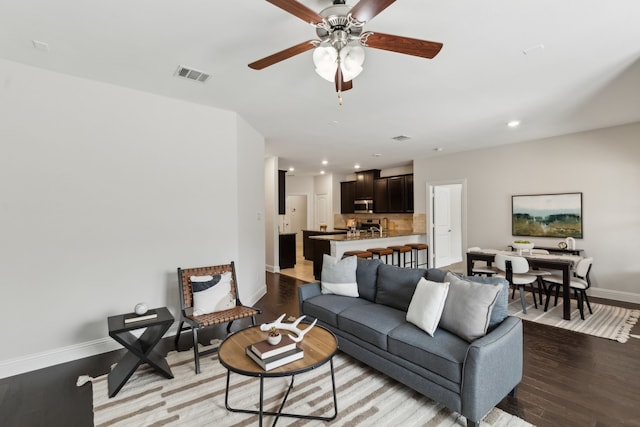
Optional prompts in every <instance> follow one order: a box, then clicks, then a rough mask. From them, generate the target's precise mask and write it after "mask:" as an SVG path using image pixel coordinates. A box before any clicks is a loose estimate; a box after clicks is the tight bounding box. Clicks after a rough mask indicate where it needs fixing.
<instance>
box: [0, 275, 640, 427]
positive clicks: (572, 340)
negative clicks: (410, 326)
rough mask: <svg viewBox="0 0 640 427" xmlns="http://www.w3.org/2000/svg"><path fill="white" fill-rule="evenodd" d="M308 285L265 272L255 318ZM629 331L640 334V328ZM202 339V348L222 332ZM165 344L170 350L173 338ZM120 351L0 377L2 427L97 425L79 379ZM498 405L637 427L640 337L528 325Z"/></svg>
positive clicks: (293, 307)
mask: <svg viewBox="0 0 640 427" xmlns="http://www.w3.org/2000/svg"><path fill="white" fill-rule="evenodd" d="M303 283H304V282H303V281H301V280H298V279H295V278H292V277H288V276H284V275H280V274H271V273H267V295H266V296H265V297H263V298H262V299H261V300H260V301H259V302H258V304H256V305H257V306H259V307H260V308H262V309H263V313H262V314H261V315H260V316H259V318H258V319H257V321H258V322H260V323H262V322H267V321H270V320H273V319H275V318H276V317H278V316H279V315H280V314H282V313H287V315H288V316H289V315H291V316H297V315H298V304H297V287H298V286H299V285H301V284H303ZM594 301H597V300H596V299H594ZM600 302H606V303H609V304H614V305H622V306H627V307H635V308H640V307H639V306H638V305H634V304H624V303H617V302H614V301H602V300H601V301H600ZM574 303H575V302H574ZM105 321H106V320H105ZM244 324H245V323H239V325H238V327H240V326H242V325H244ZM247 324H248V323H247ZM235 327H236V326H235V325H234V329H235ZM632 333H634V334H640V327H639V326H638V325H636V327H634V330H633V331H632ZM201 335H202V336H201V338H202V340H201V341H202V342H203V343H205V342H208V341H209V340H210V339H211V338H215V337H222V336H223V335H224V331H223V330H222V328H221V329H220V330H214V331H212V332H211V333H209V334H201ZM188 341H189V337H187V336H184V337H183V339H182V340H181V343H180V347H181V349H184V350H188V347H189V343H188ZM160 345H161V346H162V347H161V348H162V349H163V350H164V351H169V350H172V349H173V337H169V338H165V339H164V340H163V341H162V342H161V344H160ZM189 351H190V350H189ZM121 354H122V351H114V352H110V353H105V354H101V355H97V356H92V357H88V358H85V359H81V360H76V361H73V362H69V363H64V364H61V365H57V366H53V367H49V368H45V369H41V370H38V371H34V372H29V373H26V374H22V375H17V376H14V377H10V378H4V379H0V426H2V427H40V426H42V427H45V426H46V427H57V426H60V427H68V426H74V427H83V426H92V425H93V413H92V404H91V398H92V397H91V386H90V385H89V384H86V385H84V386H82V387H77V386H76V379H77V377H78V376H79V375H85V374H86V375H91V376H98V375H102V374H105V373H107V372H108V370H109V367H110V366H111V364H112V363H115V362H116V361H117V360H118V359H119V357H120V356H121ZM125 387H126V385H125ZM498 407H499V408H501V409H503V410H505V411H507V412H509V413H512V414H515V415H518V416H519V417H521V418H524V419H525V420H527V421H529V422H531V423H532V424H535V425H537V426H540V427H545V426H549V427H552V426H553V427H556V426H581V427H582V426H593V427H603V426H640V339H635V338H632V339H630V340H629V342H627V343H625V344H622V343H618V342H615V341H611V340H606V339H602V338H596V337H591V336H588V335H583V334H578V333H574V332H570V331H566V330H563V329H559V328H554V327H550V326H544V325H539V324H535V323H529V322H525V323H524V378H523V380H522V383H521V384H520V386H519V388H518V396H517V398H509V397H507V398H505V399H504V400H503V401H502V402H501V403H500V404H499V405H498Z"/></svg>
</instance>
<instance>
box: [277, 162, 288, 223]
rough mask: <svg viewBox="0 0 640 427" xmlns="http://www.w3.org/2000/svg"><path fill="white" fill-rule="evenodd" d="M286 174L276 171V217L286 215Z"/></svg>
mask: <svg viewBox="0 0 640 427" xmlns="http://www.w3.org/2000/svg"><path fill="white" fill-rule="evenodd" d="M286 173H287V171H281V170H279V171H278V215H284V214H286V213H287V206H286V203H287V193H286V191H285V188H284V183H285V180H286V178H285V175H286Z"/></svg>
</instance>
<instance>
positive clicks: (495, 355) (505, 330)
mask: <svg viewBox="0 0 640 427" xmlns="http://www.w3.org/2000/svg"><path fill="white" fill-rule="evenodd" d="M522 363H523V362H522V320H521V319H519V318H517V317H514V316H508V317H507V318H506V319H505V320H504V321H503V322H502V323H501V324H500V325H498V326H497V327H496V328H495V329H494V330H493V331H491V332H490V333H489V334H487V335H485V336H484V337H482V338H480V339H478V340H476V341H474V342H473V343H471V345H470V346H469V349H468V350H467V356H466V359H465V362H464V368H463V373H462V413H463V414H464V415H465V416H466V417H467V419H471V420H473V421H479V420H480V419H482V417H484V416H485V415H486V414H487V413H488V412H489V411H490V410H491V409H492V408H493V407H494V406H495V405H497V404H498V403H499V402H500V401H501V400H502V399H503V398H504V397H505V396H506V395H507V394H508V393H509V392H511V391H512V390H513V389H514V388H515V387H516V386H517V385H518V384H519V383H520V381H521V380H522Z"/></svg>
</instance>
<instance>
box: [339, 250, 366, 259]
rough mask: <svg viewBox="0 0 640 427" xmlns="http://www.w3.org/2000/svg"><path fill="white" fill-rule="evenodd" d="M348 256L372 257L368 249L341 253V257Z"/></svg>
mask: <svg viewBox="0 0 640 427" xmlns="http://www.w3.org/2000/svg"><path fill="white" fill-rule="evenodd" d="M348 256H357V257H358V258H365V259H366V258H372V257H373V254H372V253H371V252H369V251H345V252H344V253H343V254H342V258H344V257H348Z"/></svg>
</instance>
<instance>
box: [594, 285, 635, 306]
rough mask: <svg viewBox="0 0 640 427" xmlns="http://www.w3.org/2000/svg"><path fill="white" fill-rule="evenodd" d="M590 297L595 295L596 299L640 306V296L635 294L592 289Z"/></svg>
mask: <svg viewBox="0 0 640 427" xmlns="http://www.w3.org/2000/svg"><path fill="white" fill-rule="evenodd" d="M588 292H589V295H593V296H594V297H596V298H605V299H611V300H615V301H624V302H631V303H634V304H640V294H636V293H633V292H623V291H614V290H611V289H602V288H594V287H592V288H590V289H589V291H588Z"/></svg>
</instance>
